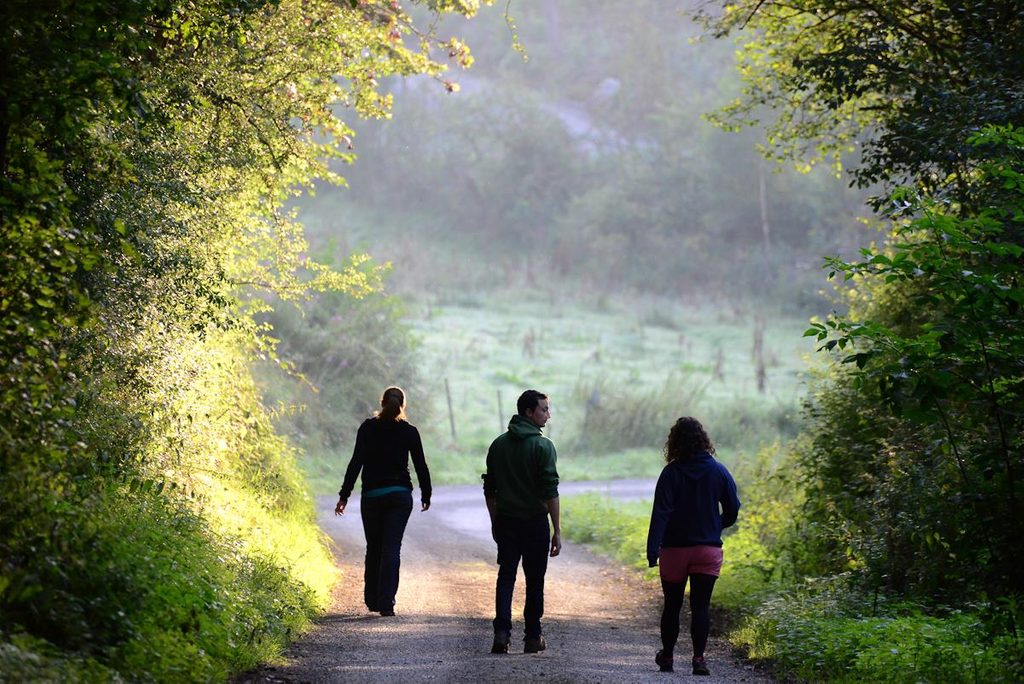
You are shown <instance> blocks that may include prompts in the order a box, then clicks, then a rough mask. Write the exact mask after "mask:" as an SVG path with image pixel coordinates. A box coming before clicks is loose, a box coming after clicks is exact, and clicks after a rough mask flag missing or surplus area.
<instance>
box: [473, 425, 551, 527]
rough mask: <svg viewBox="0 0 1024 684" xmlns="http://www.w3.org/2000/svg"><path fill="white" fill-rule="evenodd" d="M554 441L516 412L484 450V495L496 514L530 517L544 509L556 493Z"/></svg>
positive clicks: (544, 511)
mask: <svg viewBox="0 0 1024 684" xmlns="http://www.w3.org/2000/svg"><path fill="white" fill-rule="evenodd" d="M557 460H558V456H557V454H556V453H555V445H554V443H553V442H552V441H551V440H550V439H548V438H547V437H545V436H544V435H543V433H542V432H541V430H540V428H539V427H537V426H536V425H534V424H533V423H532V422H530V421H529V420H528V419H526V418H524V417H523V416H520V415H515V416H512V420H510V421H509V424H508V432H505V433H504V434H502V435H501V436H499V437H498V438H497V439H495V440H494V441H493V442H491V447H490V448H489V449H488V450H487V472H486V473H484V476H483V479H484V494H485V495H487V496H491V497H494V498H495V500H496V502H497V513H498V515H508V516H512V517H514V518H531V517H533V516H535V515H537V514H543V513H546V512H547V510H548V509H547V505H546V504H545V502H546V501H548V500H550V499H554V498H555V497H557V496H558V470H557V469H556V468H555V462H556V461H557Z"/></svg>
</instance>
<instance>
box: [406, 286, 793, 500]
mask: <svg viewBox="0 0 1024 684" xmlns="http://www.w3.org/2000/svg"><path fill="white" fill-rule="evenodd" d="M537 294H539V296H537ZM409 322H410V324H411V325H412V327H413V329H414V330H415V333H416V335H417V336H418V337H419V339H420V342H421V345H422V346H421V357H422V365H421V371H422V376H421V381H422V382H421V386H422V388H424V389H425V390H426V396H412V397H410V402H411V404H410V412H409V413H410V419H411V420H412V421H413V422H414V423H416V424H418V425H419V426H420V429H421V431H422V432H423V435H424V442H425V448H426V450H427V455H428V459H429V460H430V463H431V469H432V471H434V472H435V477H436V479H437V480H438V481H439V482H465V481H471V480H473V479H475V478H476V477H477V476H478V475H477V474H478V473H479V472H480V470H481V469H482V467H483V460H484V454H485V453H486V449H487V445H488V444H489V443H490V441H491V440H492V439H493V438H494V437H495V436H496V435H497V434H498V433H499V432H500V431H503V430H504V429H505V426H506V425H507V423H508V420H509V418H510V417H511V415H512V414H513V413H514V412H515V401H516V398H517V397H518V395H519V393H520V392H521V391H522V390H523V389H526V388H530V387H532V388H536V389H540V390H542V391H544V392H547V393H548V394H549V395H550V397H551V405H552V419H551V422H550V423H549V424H548V427H547V429H546V430H545V432H546V433H547V434H548V435H549V436H550V437H551V438H552V439H553V440H554V441H555V443H556V444H557V446H558V450H559V470H560V473H561V475H562V477H563V478H564V479H603V478H611V477H639V476H653V475H656V474H657V473H658V472H659V471H660V469H661V465H662V463H661V461H660V453H659V452H660V446H661V444H662V443H663V442H664V438H665V435H666V434H667V431H668V428H669V426H670V424H671V422H672V421H673V420H674V419H675V418H676V417H678V416H680V415H695V416H697V417H699V418H700V419H701V420H702V421H704V422H705V424H706V425H707V427H708V429H709V432H710V434H711V437H712V439H713V440H714V441H715V442H716V444H717V445H718V447H719V454H720V456H721V458H722V459H723V460H724V461H725V462H726V463H731V462H735V461H736V460H737V459H738V458H740V457H741V454H752V453H753V452H754V451H755V450H756V449H757V447H758V445H760V444H763V443H767V442H773V441H775V440H776V439H778V438H779V437H785V436H788V435H791V434H793V433H794V432H795V430H796V421H797V419H798V417H797V413H798V405H799V400H800V397H801V396H802V392H803V384H802V374H803V369H804V360H803V355H804V354H805V353H807V352H808V351H810V345H809V344H808V343H807V342H806V341H805V340H803V338H801V333H802V332H803V330H804V329H805V328H806V321H805V320H803V319H800V318H795V317H791V318H788V319H787V318H781V319H780V318H773V319H771V320H767V321H766V322H765V324H764V328H763V345H762V348H763V358H764V360H765V392H764V393H759V392H758V389H757V380H756V364H755V359H754V355H753V353H752V349H753V339H754V329H755V318H754V313H753V312H751V311H743V310H740V309H737V308H732V307H721V308H707V309H704V310H697V309H693V308H687V307H686V306H685V304H683V303H669V302H664V301H654V300H650V299H643V300H640V299H623V300H622V301H608V300H598V301H595V302H592V303H583V304H581V303H579V302H578V301H561V300H559V298H558V297H557V296H555V295H554V294H547V293H535V296H534V298H524V297H523V296H522V294H521V293H519V294H517V295H510V296H508V297H500V296H494V295H491V296H488V297H487V298H486V299H484V298H480V299H476V298H473V297H460V298H451V299H449V300H438V301H432V302H421V303H414V304H412V305H411V306H410V318H409ZM446 387H447V389H446ZM422 391H423V389H421V392H422ZM449 395H450V397H451V406H452V408H451V412H449V408H448V396H449ZM424 404H426V406H423V405H424ZM424 419H425V420H424ZM452 422H454V436H453V434H452Z"/></svg>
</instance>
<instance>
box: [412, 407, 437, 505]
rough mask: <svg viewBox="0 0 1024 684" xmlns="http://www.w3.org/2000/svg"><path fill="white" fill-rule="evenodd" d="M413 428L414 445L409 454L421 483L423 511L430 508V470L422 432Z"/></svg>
mask: <svg viewBox="0 0 1024 684" xmlns="http://www.w3.org/2000/svg"><path fill="white" fill-rule="evenodd" d="M409 427H411V428H412V444H411V445H410V447H409V454H410V455H411V456H412V465H413V467H414V468H415V469H416V480H417V481H418V482H419V483H420V502H421V504H422V508H423V510H424V511H425V510H427V509H428V508H430V495H431V493H432V489H431V487H430V468H428V467H427V457H426V456H424V454H423V442H422V441H421V440H420V431H419V430H417V429H416V427H415V426H413V425H410V426H409Z"/></svg>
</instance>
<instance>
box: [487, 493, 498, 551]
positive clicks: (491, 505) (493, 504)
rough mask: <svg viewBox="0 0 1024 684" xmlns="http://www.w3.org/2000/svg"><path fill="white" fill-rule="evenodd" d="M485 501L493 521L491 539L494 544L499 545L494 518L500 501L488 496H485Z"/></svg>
mask: <svg viewBox="0 0 1024 684" xmlns="http://www.w3.org/2000/svg"><path fill="white" fill-rule="evenodd" d="M484 501H486V502H487V515H488V516H489V517H490V519H491V539H493V540H494V543H495V544H497V543H498V537H497V535H496V534H494V516H495V511H496V510H497V506H498V500H497V499H495V498H494V497H493V496H488V495H487V494H485V495H484Z"/></svg>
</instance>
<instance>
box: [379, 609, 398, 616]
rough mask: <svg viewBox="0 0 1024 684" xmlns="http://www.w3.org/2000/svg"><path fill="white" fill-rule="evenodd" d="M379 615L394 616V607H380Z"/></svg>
mask: <svg viewBox="0 0 1024 684" xmlns="http://www.w3.org/2000/svg"><path fill="white" fill-rule="evenodd" d="M380 616H381V617H394V616H395V609H394V608H381V609H380Z"/></svg>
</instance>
